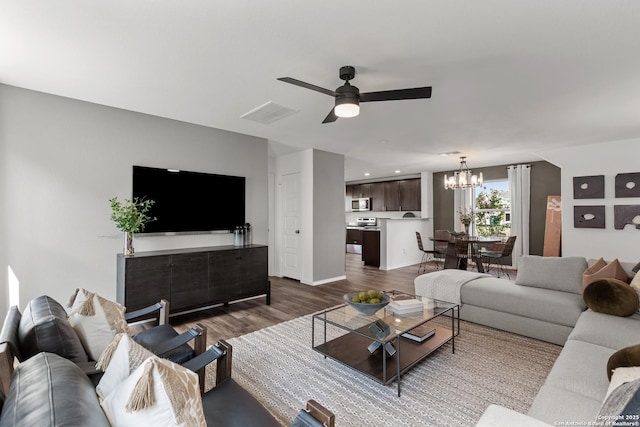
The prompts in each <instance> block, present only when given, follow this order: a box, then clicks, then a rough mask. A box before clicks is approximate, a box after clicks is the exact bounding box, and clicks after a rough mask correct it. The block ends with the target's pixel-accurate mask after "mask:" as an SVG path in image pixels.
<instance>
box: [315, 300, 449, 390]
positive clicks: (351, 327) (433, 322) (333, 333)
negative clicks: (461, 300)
mask: <svg viewBox="0 0 640 427" xmlns="http://www.w3.org/2000/svg"><path fill="white" fill-rule="evenodd" d="M384 293H385V294H387V295H389V296H390V297H391V299H392V300H394V299H398V300H406V299H416V300H418V301H420V302H421V303H422V307H421V308H420V307H418V311H413V312H409V313H404V314H399V313H397V312H394V311H392V309H391V308H390V307H389V306H386V307H384V308H382V309H380V310H378V311H377V312H376V313H374V314H373V315H370V316H367V315H364V314H361V313H360V312H358V311H357V310H356V309H355V308H353V307H352V306H350V305H348V304H345V305H340V306H337V307H334V308H331V309H328V310H325V311H322V312H320V313H316V314H314V315H313V317H312V320H311V322H312V323H311V347H312V348H313V349H314V350H315V351H317V352H319V353H321V354H322V355H324V357H325V358H327V357H329V358H331V359H333V360H335V361H337V362H340V363H342V364H343V365H346V366H348V367H350V368H352V369H355V370H356V371H358V372H361V373H362V374H364V375H366V376H368V377H369V378H371V379H373V380H375V381H377V382H379V383H381V384H384V385H388V384H391V383H392V382H393V381H395V380H397V386H398V396H400V378H401V376H402V374H404V373H405V372H407V371H408V370H409V369H411V368H412V367H414V366H415V365H416V364H417V363H419V362H420V361H422V360H423V359H425V358H426V357H427V356H429V354H431V353H433V352H434V351H435V350H437V349H438V348H440V347H442V346H443V345H444V344H446V343H448V342H449V341H451V351H452V352H453V353H455V337H456V336H457V335H458V334H459V333H460V306H459V305H458V304H454V303H450V302H445V301H438V300H427V299H426V298H425V299H423V298H422V297H420V296H416V295H411V294H408V293H405V292H400V291H396V290H393V291H385V292H384ZM431 330H433V332H432V335H431V336H430V337H428V338H426V339H424V340H423V341H422V342H419V341H417V340H416V336H415V335H420V336H423V334H425V332H428V331H431ZM418 331H420V333H418ZM412 333H413V339H410V338H408V337H407V335H408V334H412ZM316 334H317V335H318V337H316ZM403 335H405V336H403ZM427 335H428V334H427ZM316 338H318V339H317V340H316Z"/></svg>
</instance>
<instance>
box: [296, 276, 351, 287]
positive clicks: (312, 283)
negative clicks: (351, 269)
mask: <svg viewBox="0 0 640 427" xmlns="http://www.w3.org/2000/svg"><path fill="white" fill-rule="evenodd" d="M346 278H347V276H346V275H342V276H336V277H331V278H329V279H323V280H314V281H313V282H306V281H302V280H301V281H300V283H302V284H304V285H309V286H318V285H324V284H325V283H331V282H337V281H338V280H345V279H346Z"/></svg>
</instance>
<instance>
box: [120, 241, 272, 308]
mask: <svg viewBox="0 0 640 427" xmlns="http://www.w3.org/2000/svg"><path fill="white" fill-rule="evenodd" d="M267 250H268V248H267V246H263V245H251V246H248V247H236V246H215V247H209V248H193V249H178V250H173V251H154V252H139V253H136V254H135V255H132V256H125V255H123V254H118V258H117V288H116V299H117V301H118V302H119V303H120V304H122V305H124V306H125V307H127V310H129V311H131V310H137V309H139V308H142V307H146V306H149V305H151V304H154V303H156V302H158V301H159V300H160V299H162V298H164V299H167V300H168V301H169V303H170V305H169V308H170V312H171V313H177V312H181V311H186V310H191V309H197V308H203V307H207V306H210V305H214V304H220V303H228V302H230V301H233V300H237V299H242V298H249V297H253V296H259V295H266V298H267V304H269V303H270V286H269V278H268V266H267V262H268V258H267V257H268V255H267Z"/></svg>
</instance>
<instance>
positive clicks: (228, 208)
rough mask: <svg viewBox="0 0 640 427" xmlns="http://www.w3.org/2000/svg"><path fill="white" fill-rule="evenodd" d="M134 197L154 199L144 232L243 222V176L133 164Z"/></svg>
mask: <svg viewBox="0 0 640 427" xmlns="http://www.w3.org/2000/svg"><path fill="white" fill-rule="evenodd" d="M133 197H134V198H135V197H137V198H139V199H143V198H144V199H146V200H153V201H155V203H154V205H153V206H152V208H151V210H150V211H149V215H150V216H153V217H156V218H157V220H156V221H151V222H149V223H147V224H146V225H145V228H144V233H173V232H177V233H179V232H207V231H214V230H233V229H234V228H235V227H236V226H238V225H243V224H244V223H245V177H243V176H229V175H216V174H209V173H201V172H189V171H183V170H180V171H179V170H175V169H159V168H150V167H146V166H133Z"/></svg>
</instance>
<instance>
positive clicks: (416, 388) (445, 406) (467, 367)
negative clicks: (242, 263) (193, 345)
mask: <svg viewBox="0 0 640 427" xmlns="http://www.w3.org/2000/svg"><path fill="white" fill-rule="evenodd" d="M317 329H320V327H319V324H318V323H317V324H316V333H318V331H317ZM318 337H319V336H318V335H317V338H316V339H318ZM229 342H230V343H231V344H232V345H233V374H232V376H233V378H234V379H235V380H236V381H237V382H238V383H239V384H241V385H242V386H243V387H244V388H245V389H247V390H248V391H249V392H250V393H251V394H253V395H254V396H255V397H256V398H257V399H258V400H259V401H260V402H261V403H262V404H263V405H264V406H265V407H266V408H267V409H268V410H269V411H270V412H271V413H272V414H273V415H274V416H275V418H276V419H278V420H279V421H280V422H281V423H282V425H285V426H288V425H289V424H290V423H291V421H292V420H293V419H294V418H295V416H296V413H297V412H298V410H299V409H301V408H303V407H304V405H305V402H306V401H307V400H309V399H315V400H316V401H318V402H319V403H321V404H322V405H324V406H326V407H327V408H328V409H330V410H331V411H333V413H334V414H335V416H336V424H337V425H338V426H354V427H362V426H376V427H378V426H438V427H442V426H473V425H475V424H476V422H477V420H478V419H479V418H480V416H481V414H482V413H483V412H484V410H485V409H486V407H487V406H488V405H489V404H491V403H496V404H499V405H502V406H506V407H508V408H511V409H514V410H516V411H519V412H525V413H526V412H527V410H528V409H529V407H530V405H531V403H532V401H533V398H534V397H535V395H536V394H537V392H538V390H539V389H540V387H541V386H542V384H543V382H544V379H545V378H546V376H547V374H548V373H549V370H550V369H551V366H552V365H553V363H554V361H555V360H556V358H557V357H558V355H559V353H560V350H561V347H559V346H556V345H553V344H549V343H545V342H542V341H537V340H534V339H531V338H526V337H522V336H519V335H514V334H510V333H507V332H503V331H499V330H495V329H491V328H488V327H484V326H480V325H477V324H474V323H468V322H464V321H462V322H461V333H460V335H459V336H458V337H457V338H456V340H455V344H456V345H455V354H452V353H451V343H448V344H446V345H444V346H443V347H442V348H440V349H439V350H437V351H436V352H434V353H432V354H431V355H430V356H429V357H428V358H427V359H425V360H424V361H422V362H421V363H420V364H418V365H417V366H415V367H414V368H413V369H412V370H410V371H409V372H408V373H406V374H405V375H404V376H403V377H402V382H401V392H402V395H401V396H400V397H398V396H397V390H396V383H395V382H394V383H392V384H391V385H389V386H384V385H381V384H379V383H377V382H375V381H373V380H371V379H369V378H368V377H365V376H364V375H362V374H360V373H358V372H356V371H355V370H352V369H350V368H348V367H345V366H343V365H341V364H340V363H338V362H335V361H333V360H331V359H324V357H323V356H322V355H321V354H320V353H317V352H315V351H314V350H312V349H311V315H308V316H303V317H299V318H297V319H293V320H290V321H288V322H284V323H280V324H278V325H275V326H272V327H269V328H265V329H261V330H259V331H256V332H253V333H250V334H247V335H243V336H241V337H238V338H233V339H231V340H229ZM316 342H317V341H316ZM212 374H213V369H208V370H207V377H208V383H211V384H212Z"/></svg>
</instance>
